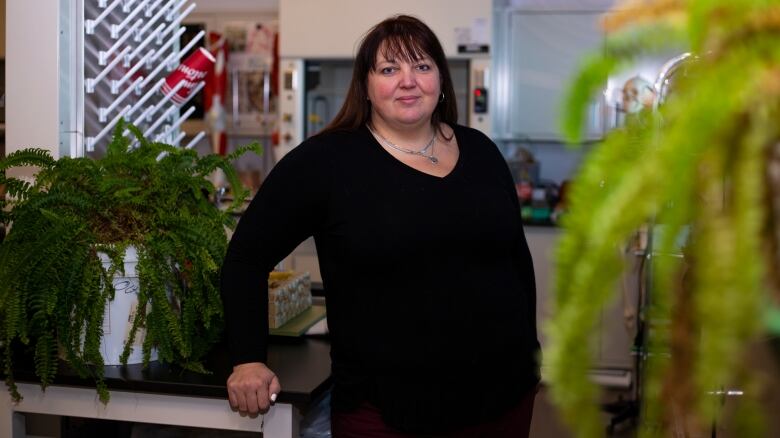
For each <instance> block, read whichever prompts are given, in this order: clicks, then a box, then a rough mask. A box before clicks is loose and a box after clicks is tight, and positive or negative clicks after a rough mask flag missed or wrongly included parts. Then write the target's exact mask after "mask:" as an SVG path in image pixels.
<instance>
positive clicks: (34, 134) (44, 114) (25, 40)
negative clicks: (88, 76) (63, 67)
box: [5, 0, 60, 158]
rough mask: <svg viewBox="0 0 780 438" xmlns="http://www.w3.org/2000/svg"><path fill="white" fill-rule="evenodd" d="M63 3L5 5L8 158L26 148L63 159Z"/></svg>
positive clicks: (16, 0) (36, 0)
mask: <svg viewBox="0 0 780 438" xmlns="http://www.w3.org/2000/svg"><path fill="white" fill-rule="evenodd" d="M59 19H60V9H59V2H57V1H51V0H25V1H22V0H11V1H8V2H7V3H6V51H5V54H6V60H5V66H6V67H5V69H6V76H5V78H6V79H5V80H6V86H5V89H6V110H5V114H6V116H5V120H6V123H5V124H6V137H5V139H6V146H5V148H6V149H5V150H6V154H8V153H11V152H14V151H16V150H19V149H24V148H26V147H38V148H42V149H48V150H50V151H51V153H52V155H53V156H54V157H55V158H56V157H59V149H60V146H59V141H60V138H59V136H60V130H59V73H60V71H59V68H60V67H59V28H60V26H59Z"/></svg>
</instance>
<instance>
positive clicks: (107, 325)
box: [98, 246, 157, 365]
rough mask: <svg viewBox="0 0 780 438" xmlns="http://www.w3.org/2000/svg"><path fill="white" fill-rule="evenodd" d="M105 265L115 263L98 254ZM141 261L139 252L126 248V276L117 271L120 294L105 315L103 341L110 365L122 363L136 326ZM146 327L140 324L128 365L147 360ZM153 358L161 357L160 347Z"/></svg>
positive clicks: (107, 304)
mask: <svg viewBox="0 0 780 438" xmlns="http://www.w3.org/2000/svg"><path fill="white" fill-rule="evenodd" d="M98 255H99V256H100V260H101V261H102V262H103V266H104V267H106V268H108V267H109V266H110V264H111V262H110V260H109V259H108V257H107V256H106V255H105V254H98ZM137 264H138V252H137V251H136V248H135V247H133V246H130V247H128V248H127V250H126V251H125V256H124V265H125V266H124V275H120V273H119V272H117V274H116V275H114V279H113V283H114V289H115V290H116V293H115V294H114V299H113V300H111V301H109V302H107V303H106V313H105V315H104V317H103V339H102V340H101V341H100V353H101V354H102V356H103V362H104V363H105V364H106V365H121V362H120V361H119V357H120V356H121V355H122V351H124V348H125V342H126V340H127V338H128V335H129V334H130V329H131V328H132V327H133V319H134V318H135V314H136V312H137V311H138V291H139V289H140V285H139V281H138V274H137V273H136V270H135V268H136V265H137ZM145 337H146V330H145V329H144V328H143V327H139V328H138V331H137V332H136V335H135V340H134V341H133V345H132V347H133V350H132V351H131V352H130V355H129V356H128V357H127V364H128V365H130V364H138V363H142V362H143V342H144V338H145ZM150 360H157V349H155V348H153V349H152V351H151V357H150Z"/></svg>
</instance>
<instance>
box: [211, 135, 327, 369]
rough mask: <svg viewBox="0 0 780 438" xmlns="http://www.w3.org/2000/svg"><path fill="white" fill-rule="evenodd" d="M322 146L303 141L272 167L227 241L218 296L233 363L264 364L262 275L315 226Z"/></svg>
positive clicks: (323, 178) (323, 189) (320, 204)
mask: <svg viewBox="0 0 780 438" xmlns="http://www.w3.org/2000/svg"><path fill="white" fill-rule="evenodd" d="M323 146H324V145H322V144H320V143H318V142H317V141H316V140H309V141H307V142H304V143H303V144H301V145H300V146H298V147H297V148H295V149H294V150H293V151H291V152H290V153H289V154H287V155H286V156H285V157H284V158H283V159H282V160H280V161H279V163H277V165H276V166H275V167H274V168H273V170H272V171H271V172H270V173H269V175H268V177H267V178H266V180H265V181H264V182H263V185H262V186H261V188H260V190H259V191H258V193H257V195H256V196H255V198H254V199H253V200H252V202H251V203H250V205H249V207H248V209H247V211H246V212H245V213H244V214H243V216H242V217H241V220H240V221H239V224H238V226H237V228H236V231H235V233H234V234H233V237H232V239H231V241H230V245H229V246H228V250H227V254H226V256H225V260H224V263H223V266H222V272H221V293H222V300H223V303H224V309H225V323H226V336H227V341H228V347H229V349H230V357H231V361H232V363H233V364H234V365H236V364H240V363H247V362H265V361H266V348H267V341H268V274H269V272H270V271H271V270H273V268H274V266H275V265H276V264H278V263H279V262H280V261H281V260H282V259H284V257H286V256H287V255H288V254H289V253H290V252H291V251H292V250H293V249H295V247H296V246H297V245H298V244H300V243H301V242H302V241H303V240H305V239H306V238H308V237H309V236H311V235H313V234H314V233H315V232H316V230H317V229H318V227H320V226H321V225H320V224H321V223H322V220H321V218H322V217H324V214H325V211H326V207H327V202H326V201H327V196H328V195H327V193H328V192H327V190H328V189H327V187H328V176H327V168H328V165H327V160H326V157H325V155H324V151H323Z"/></svg>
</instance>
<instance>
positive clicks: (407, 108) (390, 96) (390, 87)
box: [368, 50, 441, 126]
mask: <svg viewBox="0 0 780 438" xmlns="http://www.w3.org/2000/svg"><path fill="white" fill-rule="evenodd" d="M440 94H441V80H440V77H439V68H438V67H437V66H436V63H435V62H433V60H432V59H431V58H429V57H427V56H426V57H424V58H421V59H418V60H416V61H414V62H412V63H409V62H406V61H404V60H402V59H387V58H385V55H384V54H383V50H379V53H378V54H377V58H376V68H375V69H374V70H373V71H369V73H368V98H369V99H370V100H371V111H372V114H371V117H372V119H373V121H376V118H377V117H379V118H381V119H382V120H383V121H384V122H385V123H387V124H389V125H395V126H399V125H401V126H415V125H420V124H424V123H430V120H431V115H432V114H433V111H434V110H435V109H436V105H437V104H438V102H439V95H440Z"/></svg>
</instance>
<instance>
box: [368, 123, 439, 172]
mask: <svg viewBox="0 0 780 438" xmlns="http://www.w3.org/2000/svg"><path fill="white" fill-rule="evenodd" d="M366 128H368V130H369V131H371V133H372V134H374V136H375V137H379V138H380V139H382V141H383V142H385V144H386V145H388V146H390V147H391V148H393V149H395V150H397V151H401V152H403V153H405V154H409V155H419V156H421V157H425V158H427V159H429V160H430V161H431V163H433V164H437V163H438V162H439V159H438V158H436V157H434V156H433V149H432V148H433V144H434V143H435V142H436V131H435V130H434V131H433V137H431V141H429V142H428V144H426V145H425V147H423V148H422V149H420V150H419V151H415V150H413V149H406V148H403V147H401V146H398V145H396V144H395V143H393V142H391V141H390V140H388V139H386V138H384V137H383V136H382V134H380V133H378V132H376V131H374V130H373V129H371V127H370V126H368V125H366ZM428 149H431V153H430V154H426V153H425V152H426V151H427V150H428Z"/></svg>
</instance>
